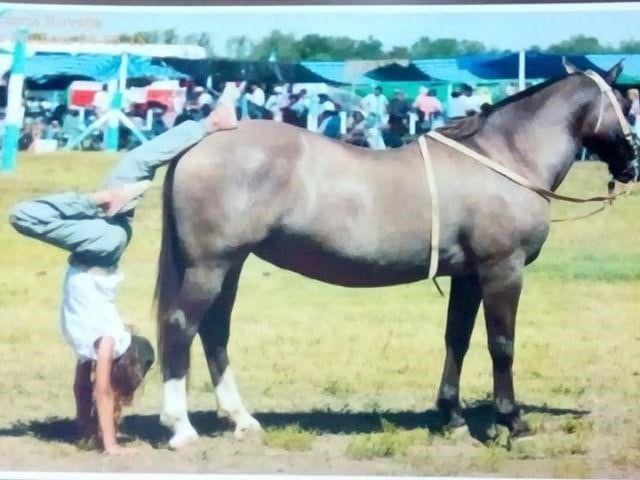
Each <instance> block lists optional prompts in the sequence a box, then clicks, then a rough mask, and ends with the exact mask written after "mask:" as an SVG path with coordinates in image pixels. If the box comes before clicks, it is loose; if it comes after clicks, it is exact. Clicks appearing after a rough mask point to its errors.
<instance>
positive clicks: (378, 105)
mask: <svg viewBox="0 0 640 480" xmlns="http://www.w3.org/2000/svg"><path fill="white" fill-rule="evenodd" d="M388 105H389V100H387V97H385V96H384V95H382V94H380V95H375V94H373V93H370V94H369V95H367V96H366V97H364V99H363V100H362V109H363V110H364V113H365V114H368V113H375V115H376V117H378V120H379V121H381V122H382V123H387V120H388V119H389V115H388V114H387V107H388Z"/></svg>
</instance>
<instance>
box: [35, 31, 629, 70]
mask: <svg viewBox="0 0 640 480" xmlns="http://www.w3.org/2000/svg"><path fill="white" fill-rule="evenodd" d="M29 39H30V40H46V39H47V36H46V35H45V34H41V33H32V34H31V35H30V36H29ZM68 40H74V41H82V40H83V37H82V36H78V37H73V38H69V39H68ZM111 41H113V42H116V43H135V44H151V43H155V44H157V43H160V44H163V43H164V44H191V45H199V46H201V47H203V48H205V50H206V51H207V54H208V55H210V56H218V57H226V58H234V59H239V60H266V59H268V58H270V57H271V55H272V54H274V55H275V56H276V58H277V59H278V60H279V61H285V62H298V61H304V60H325V61H331V60H335V61H340V60H384V59H390V58H395V59H400V58H407V59H408V58H446V57H458V56H463V55H474V54H484V53H509V52H511V50H508V49H497V48H492V47H488V46H486V45H485V44H484V43H482V42H479V41H476V40H465V39H457V38H430V37H428V36H425V37H421V38H420V39H418V40H417V41H416V42H414V43H413V44H411V45H409V46H393V47H391V48H386V49H385V47H384V45H383V43H382V42H381V41H380V40H378V39H377V38H375V37H373V36H369V37H368V38H366V39H361V40H357V39H353V38H350V37H348V36H327V35H319V34H315V33H311V34H307V35H304V36H302V37H299V38H298V37H296V36H294V35H292V34H289V33H283V32H281V31H279V30H273V31H272V32H271V33H269V34H268V35H266V36H265V37H263V38H262V39H260V40H252V39H251V38H249V37H248V36H246V35H238V36H235V37H232V38H230V39H229V40H227V42H226V44H225V45H224V48H223V49H222V51H217V50H215V49H214V46H213V43H212V41H211V37H210V35H209V34H208V33H207V32H201V33H190V34H188V35H184V36H181V35H179V34H178V33H177V31H176V29H174V28H171V29H167V30H153V31H140V32H135V33H132V34H122V35H119V36H117V37H114V38H112V39H111ZM529 50H534V51H539V52H543V53H558V54H565V55H580V54H586V53H626V54H632V53H640V40H636V39H628V40H624V41H621V42H620V43H619V44H618V45H617V46H614V45H605V44H602V43H600V40H598V38H596V37H591V36H587V35H577V36H573V37H571V38H569V39H567V40H563V41H561V42H558V43H555V44H552V45H549V46H547V47H544V48H543V47H540V46H538V45H531V47H530V48H529Z"/></svg>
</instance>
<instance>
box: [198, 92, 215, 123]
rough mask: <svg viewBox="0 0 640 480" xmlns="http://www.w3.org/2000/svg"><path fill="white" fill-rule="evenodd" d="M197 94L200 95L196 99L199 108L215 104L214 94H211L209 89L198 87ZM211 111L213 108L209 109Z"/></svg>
mask: <svg viewBox="0 0 640 480" xmlns="http://www.w3.org/2000/svg"><path fill="white" fill-rule="evenodd" d="M197 94H198V97H197V99H196V103H197V105H198V107H199V108H202V107H204V106H205V105H207V106H209V108H211V107H212V106H213V95H211V94H210V93H209V92H208V91H207V90H205V89H204V88H203V87H197ZM209 112H211V110H209ZM205 118H206V117H205Z"/></svg>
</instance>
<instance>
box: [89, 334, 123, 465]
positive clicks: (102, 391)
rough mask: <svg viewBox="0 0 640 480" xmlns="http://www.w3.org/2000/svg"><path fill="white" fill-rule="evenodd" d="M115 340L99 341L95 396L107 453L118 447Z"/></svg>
mask: <svg viewBox="0 0 640 480" xmlns="http://www.w3.org/2000/svg"><path fill="white" fill-rule="evenodd" d="M113 349H114V340H113V338H112V337H102V338H100V339H99V340H98V346H97V362H96V378H95V383H94V386H93V396H94V398H95V400H96V410H97V411H98V423H99V425H100V431H101V432H102V443H103V446H104V449H105V451H106V452H107V453H110V450H113V448H114V447H117V442H116V428H115V420H114V415H113V409H114V394H113V388H112V387H111V364H112V363H113Z"/></svg>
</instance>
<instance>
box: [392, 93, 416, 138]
mask: <svg viewBox="0 0 640 480" xmlns="http://www.w3.org/2000/svg"><path fill="white" fill-rule="evenodd" d="M409 110H411V105H409V101H408V100H407V96H406V94H405V93H404V91H403V90H396V91H395V92H394V95H393V98H392V99H391V102H389V133H390V135H392V136H394V137H398V138H402V137H403V136H404V135H406V134H407V133H408V132H409V128H408V121H409Z"/></svg>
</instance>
